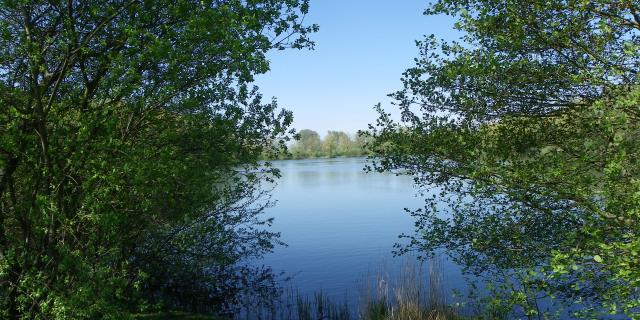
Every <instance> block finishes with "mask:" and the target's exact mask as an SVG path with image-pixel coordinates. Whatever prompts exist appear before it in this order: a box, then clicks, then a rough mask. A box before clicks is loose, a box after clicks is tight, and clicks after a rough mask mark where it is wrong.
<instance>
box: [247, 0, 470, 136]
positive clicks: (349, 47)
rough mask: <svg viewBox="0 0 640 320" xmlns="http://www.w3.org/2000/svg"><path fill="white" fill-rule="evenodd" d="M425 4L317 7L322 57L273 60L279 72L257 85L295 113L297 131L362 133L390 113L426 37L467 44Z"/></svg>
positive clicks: (289, 54) (318, 0) (376, 1)
mask: <svg viewBox="0 0 640 320" xmlns="http://www.w3.org/2000/svg"><path fill="white" fill-rule="evenodd" d="M427 5H428V1H425V0H422V1H418V0H386V1H383V0H311V7H310V12H309V14H308V15H307V17H306V18H305V21H307V22H309V23H316V24H318V25H319V26H320V31H319V32H318V33H316V34H313V35H312V38H313V39H314V41H315V43H316V47H315V50H312V51H308V50H303V51H298V50H285V51H275V52H272V53H271V54H270V55H269V57H270V59H271V71H270V72H268V73H267V74H265V75H260V76H258V77H257V78H256V84H257V85H258V86H259V87H260V88H261V92H262V93H263V94H264V96H265V98H266V99H268V98H270V97H276V98H277V99H278V104H279V105H280V107H283V108H286V109H289V110H292V111H293V113H294V119H295V120H294V127H295V128H296V129H298V130H300V129H312V130H315V131H317V132H318V133H320V135H322V136H324V135H325V134H326V131H327V130H341V131H346V132H349V133H355V132H356V131H357V130H359V129H366V128H367V125H368V124H369V123H373V122H374V121H375V119H376V113H375V112H374V111H373V107H374V105H375V104H377V103H378V102H381V103H383V105H387V106H388V105H389V101H390V100H389V98H387V94H389V93H391V92H394V91H396V90H398V89H400V88H401V87H402V83H401V82H400V77H401V74H402V72H403V71H404V70H405V69H406V68H407V67H410V66H412V64H413V59H414V58H415V57H417V56H418V49H417V48H416V46H415V41H416V40H418V39H422V38H423V36H424V35H426V34H432V33H433V34H435V35H436V36H437V37H438V38H444V39H447V40H450V39H453V38H454V37H457V36H459V33H458V32H456V31H455V30H453V23H454V20H453V18H451V17H447V16H436V17H433V16H424V15H423V14H422V13H423V11H424V9H425V8H426V7H427Z"/></svg>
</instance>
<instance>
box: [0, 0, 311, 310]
mask: <svg viewBox="0 0 640 320" xmlns="http://www.w3.org/2000/svg"><path fill="white" fill-rule="evenodd" d="M307 9H308V3H307V1H305V0H260V1H235V0H228V1H227V0H223V1H177V2H176V1H137V0H132V1H129V0H127V1H64V2H59V1H3V2H2V3H1V4H0V317H1V318H7V317H11V318H25V319H26V318H28V319H38V318H46V319H54V318H60V319H62V318H64V319H79V318H100V317H107V318H118V319H119V318H122V317H124V316H125V315H126V314H127V312H128V311H129V310H133V311H135V310H137V309H140V308H141V307H143V306H145V305H147V306H151V305H156V304H159V305H162V304H168V305H170V306H174V307H180V308H190V307H192V305H194V304H199V303H200V302H202V303H206V305H207V307H208V308H210V309H214V310H213V311H215V309H216V308H217V307H220V308H227V307H228V305H225V303H228V302H233V299H234V297H233V294H234V293H235V292H233V291H232V292H231V293H229V292H218V291H219V290H220V288H224V286H223V285H222V284H224V285H228V286H232V287H233V284H232V283H231V282H233V281H235V280H233V279H235V277H234V276H233V275H235V274H237V272H243V271H242V270H237V269H233V266H235V265H237V263H238V262H240V261H242V259H246V258H248V257H251V256H256V255H260V254H261V253H262V252H265V251H268V250H270V248H271V247H272V245H273V244H274V243H275V242H277V234H275V233H270V232H267V231H264V226H265V225H268V224H270V220H269V219H263V218H261V217H260V216H259V213H260V212H261V209H262V208H263V207H264V206H266V205H269V202H268V201H266V199H264V190H263V189H262V188H261V185H260V182H261V181H265V180H270V179H273V178H274V177H276V176H277V172H275V171H274V170H271V169H269V168H266V169H264V168H263V167H262V166H261V165H259V164H258V162H257V160H258V159H259V157H260V156H261V155H262V153H263V151H264V149H265V148H264V146H265V145H266V144H268V143H270V142H271V141H286V140H287V138H288V137H289V136H290V135H291V133H292V132H290V130H289V129H288V126H289V125H290V123H291V114H290V113H289V112H285V111H280V110H279V109H278V108H277V106H276V104H275V103H274V102H272V103H263V102H262V101H261V96H260V94H259V93H258V92H257V91H256V90H255V89H251V88H250V87H249V86H248V83H250V81H252V78H253V75H254V74H257V73H263V72H266V71H267V70H268V68H269V64H268V61H267V59H266V57H265V54H266V53H267V52H268V51H269V50H272V49H285V48H291V47H293V48H304V47H309V46H311V45H312V43H311V42H309V40H308V38H307V34H308V33H310V32H313V31H315V29H316V27H315V26H304V25H301V21H302V18H303V16H304V14H305V13H306V12H307ZM283 147H284V145H279V146H270V148H269V149H268V150H280V148H283ZM261 198H262V199H263V200H260V199H261ZM230 269H231V270H230ZM222 271H224V272H230V274H231V275H232V276H229V273H224V275H221V274H220V272H222ZM254 275H255V276H256V277H258V274H255V273H254ZM238 281H239V280H238ZM257 281H262V279H258V280H257ZM185 292H189V293H190V294H192V296H182V295H183V294H184V293H185ZM219 300H225V301H219ZM218 302H219V303H218ZM207 311H212V310H207Z"/></svg>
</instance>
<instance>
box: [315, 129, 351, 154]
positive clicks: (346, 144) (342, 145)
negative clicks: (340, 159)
mask: <svg viewBox="0 0 640 320" xmlns="http://www.w3.org/2000/svg"><path fill="white" fill-rule="evenodd" d="M351 142H352V141H351V138H349V135H347V134H346V133H344V132H342V131H329V132H327V136H326V137H325V138H324V140H323V141H322V149H323V151H324V153H325V154H326V155H327V156H329V157H335V156H344V155H347V152H348V151H349V149H350V148H351Z"/></svg>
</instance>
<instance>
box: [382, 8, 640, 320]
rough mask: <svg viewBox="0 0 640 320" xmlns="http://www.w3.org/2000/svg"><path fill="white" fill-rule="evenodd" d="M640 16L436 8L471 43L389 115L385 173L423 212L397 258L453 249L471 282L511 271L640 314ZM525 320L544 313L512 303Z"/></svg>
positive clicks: (439, 62)
mask: <svg viewBox="0 0 640 320" xmlns="http://www.w3.org/2000/svg"><path fill="white" fill-rule="evenodd" d="M639 12H640V7H639V6H638V4H637V3H636V2H634V1H603V0H602V1H573V0H570V1H561V0H555V1H492V0H475V1H457V0H442V1H437V2H436V3H435V4H433V5H432V6H431V8H430V9H428V10H427V11H426V13H427V14H442V13H444V14H450V15H454V16H456V17H457V18H458V23H457V28H459V29H460V30H462V31H465V32H466V36H465V37H464V38H463V41H464V42H463V43H457V42H453V43H440V42H439V41H436V40H435V38H434V37H433V36H431V37H427V38H426V39H425V40H423V41H420V42H418V44H419V46H420V48H421V57H420V58H418V59H417V60H416V65H415V67H413V68H410V69H408V70H407V71H406V72H405V73H404V78H403V82H404V89H403V90H401V91H399V92H397V93H395V94H393V95H392V96H393V97H394V98H395V99H396V100H397V104H398V106H399V107H400V110H401V119H400V121H396V120H394V119H393V118H392V117H391V115H390V114H389V113H386V112H385V111H384V110H383V109H382V108H381V107H378V110H379V111H380V117H379V119H378V122H377V123H376V125H372V129H373V133H372V135H373V137H374V138H375V141H374V142H373V143H372V144H371V148H372V149H373V150H374V151H376V152H377V154H378V155H379V156H381V158H380V160H376V161H375V169H377V170H380V171H386V170H393V171H397V170H401V171H402V172H406V173H408V174H412V175H414V176H415V181H416V183H417V184H418V185H419V186H421V187H422V191H423V194H424V195H425V196H426V201H427V203H426V206H425V208H423V209H420V210H417V211H413V212H412V214H413V215H414V216H415V217H416V219H417V220H416V226H417V233H416V235H415V236H412V237H411V238H412V241H411V245H410V246H408V247H404V248H401V249H402V250H401V251H409V250H418V251H421V252H427V253H429V252H434V251H436V250H438V249H439V248H446V249H448V250H449V252H452V255H453V256H454V258H455V259H457V260H458V261H459V262H461V263H463V264H464V265H466V266H467V267H468V269H469V270H470V271H472V272H474V273H476V274H482V273H486V272H495V271H496V270H510V271H509V272H511V273H512V274H514V275H524V276H523V277H520V278H519V279H521V282H520V284H518V285H515V289H516V291H514V292H513V295H519V294H521V292H522V290H524V288H525V287H527V288H533V291H534V292H541V293H543V294H550V295H551V296H553V297H557V298H561V299H562V300H563V301H565V302H570V303H575V304H577V307H578V309H580V310H579V311H580V312H581V313H582V315H584V316H587V315H589V314H591V316H593V315H594V314H596V315H597V314H598V313H599V312H609V313H612V314H616V313H622V314H625V315H627V316H630V317H639V315H638V313H639V312H640V309H639V308H640V296H639V294H638V288H639V287H640V282H639V281H640V274H638V270H640V269H639V268H638V261H640V260H638V259H637V257H638V256H637V255H638V253H637V252H638V249H639V248H640V247H639V245H640V243H639V242H638V240H637V239H638V236H639V235H640V224H638V221H639V220H638V210H637V208H638V204H639V203H638V194H640V193H639V192H640V185H639V184H638V181H640V180H639V178H640V172H639V171H638V168H639V165H640V163H639V162H638V161H639V159H638V155H639V154H640V150H639V149H638V144H637V143H635V141H637V139H638V134H639V133H640V121H639V119H640V118H639V117H638V116H639V109H638V106H639V105H640V87H639V86H638V85H639V83H638V81H639V80H638V77H637V74H638V71H639V69H640V53H639V52H640V15H639ZM514 301H517V302H515V303H514V304H516V305H521V306H522V307H523V308H524V311H525V313H526V314H527V315H528V316H534V315H536V313H537V312H538V310H536V309H535V308H536V306H535V303H534V302H535V301H532V300H531V299H520V300H518V299H515V300H514Z"/></svg>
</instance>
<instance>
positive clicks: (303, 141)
mask: <svg viewBox="0 0 640 320" xmlns="http://www.w3.org/2000/svg"><path fill="white" fill-rule="evenodd" d="M365 139H366V136H365V135H361V134H358V135H356V136H355V138H354V139H352V138H351V136H349V134H347V133H345V132H342V131H329V132H327V135H326V136H325V137H324V139H320V135H319V134H318V133H317V132H315V131H313V130H309V129H303V130H300V132H299V133H298V136H297V139H296V141H295V142H294V143H293V144H292V145H291V150H290V151H291V153H290V154H289V155H288V157H292V158H293V159H305V158H319V157H327V158H332V157H355V156H364V155H367V154H369V153H368V152H367V150H366V149H365V142H366V141H365Z"/></svg>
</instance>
